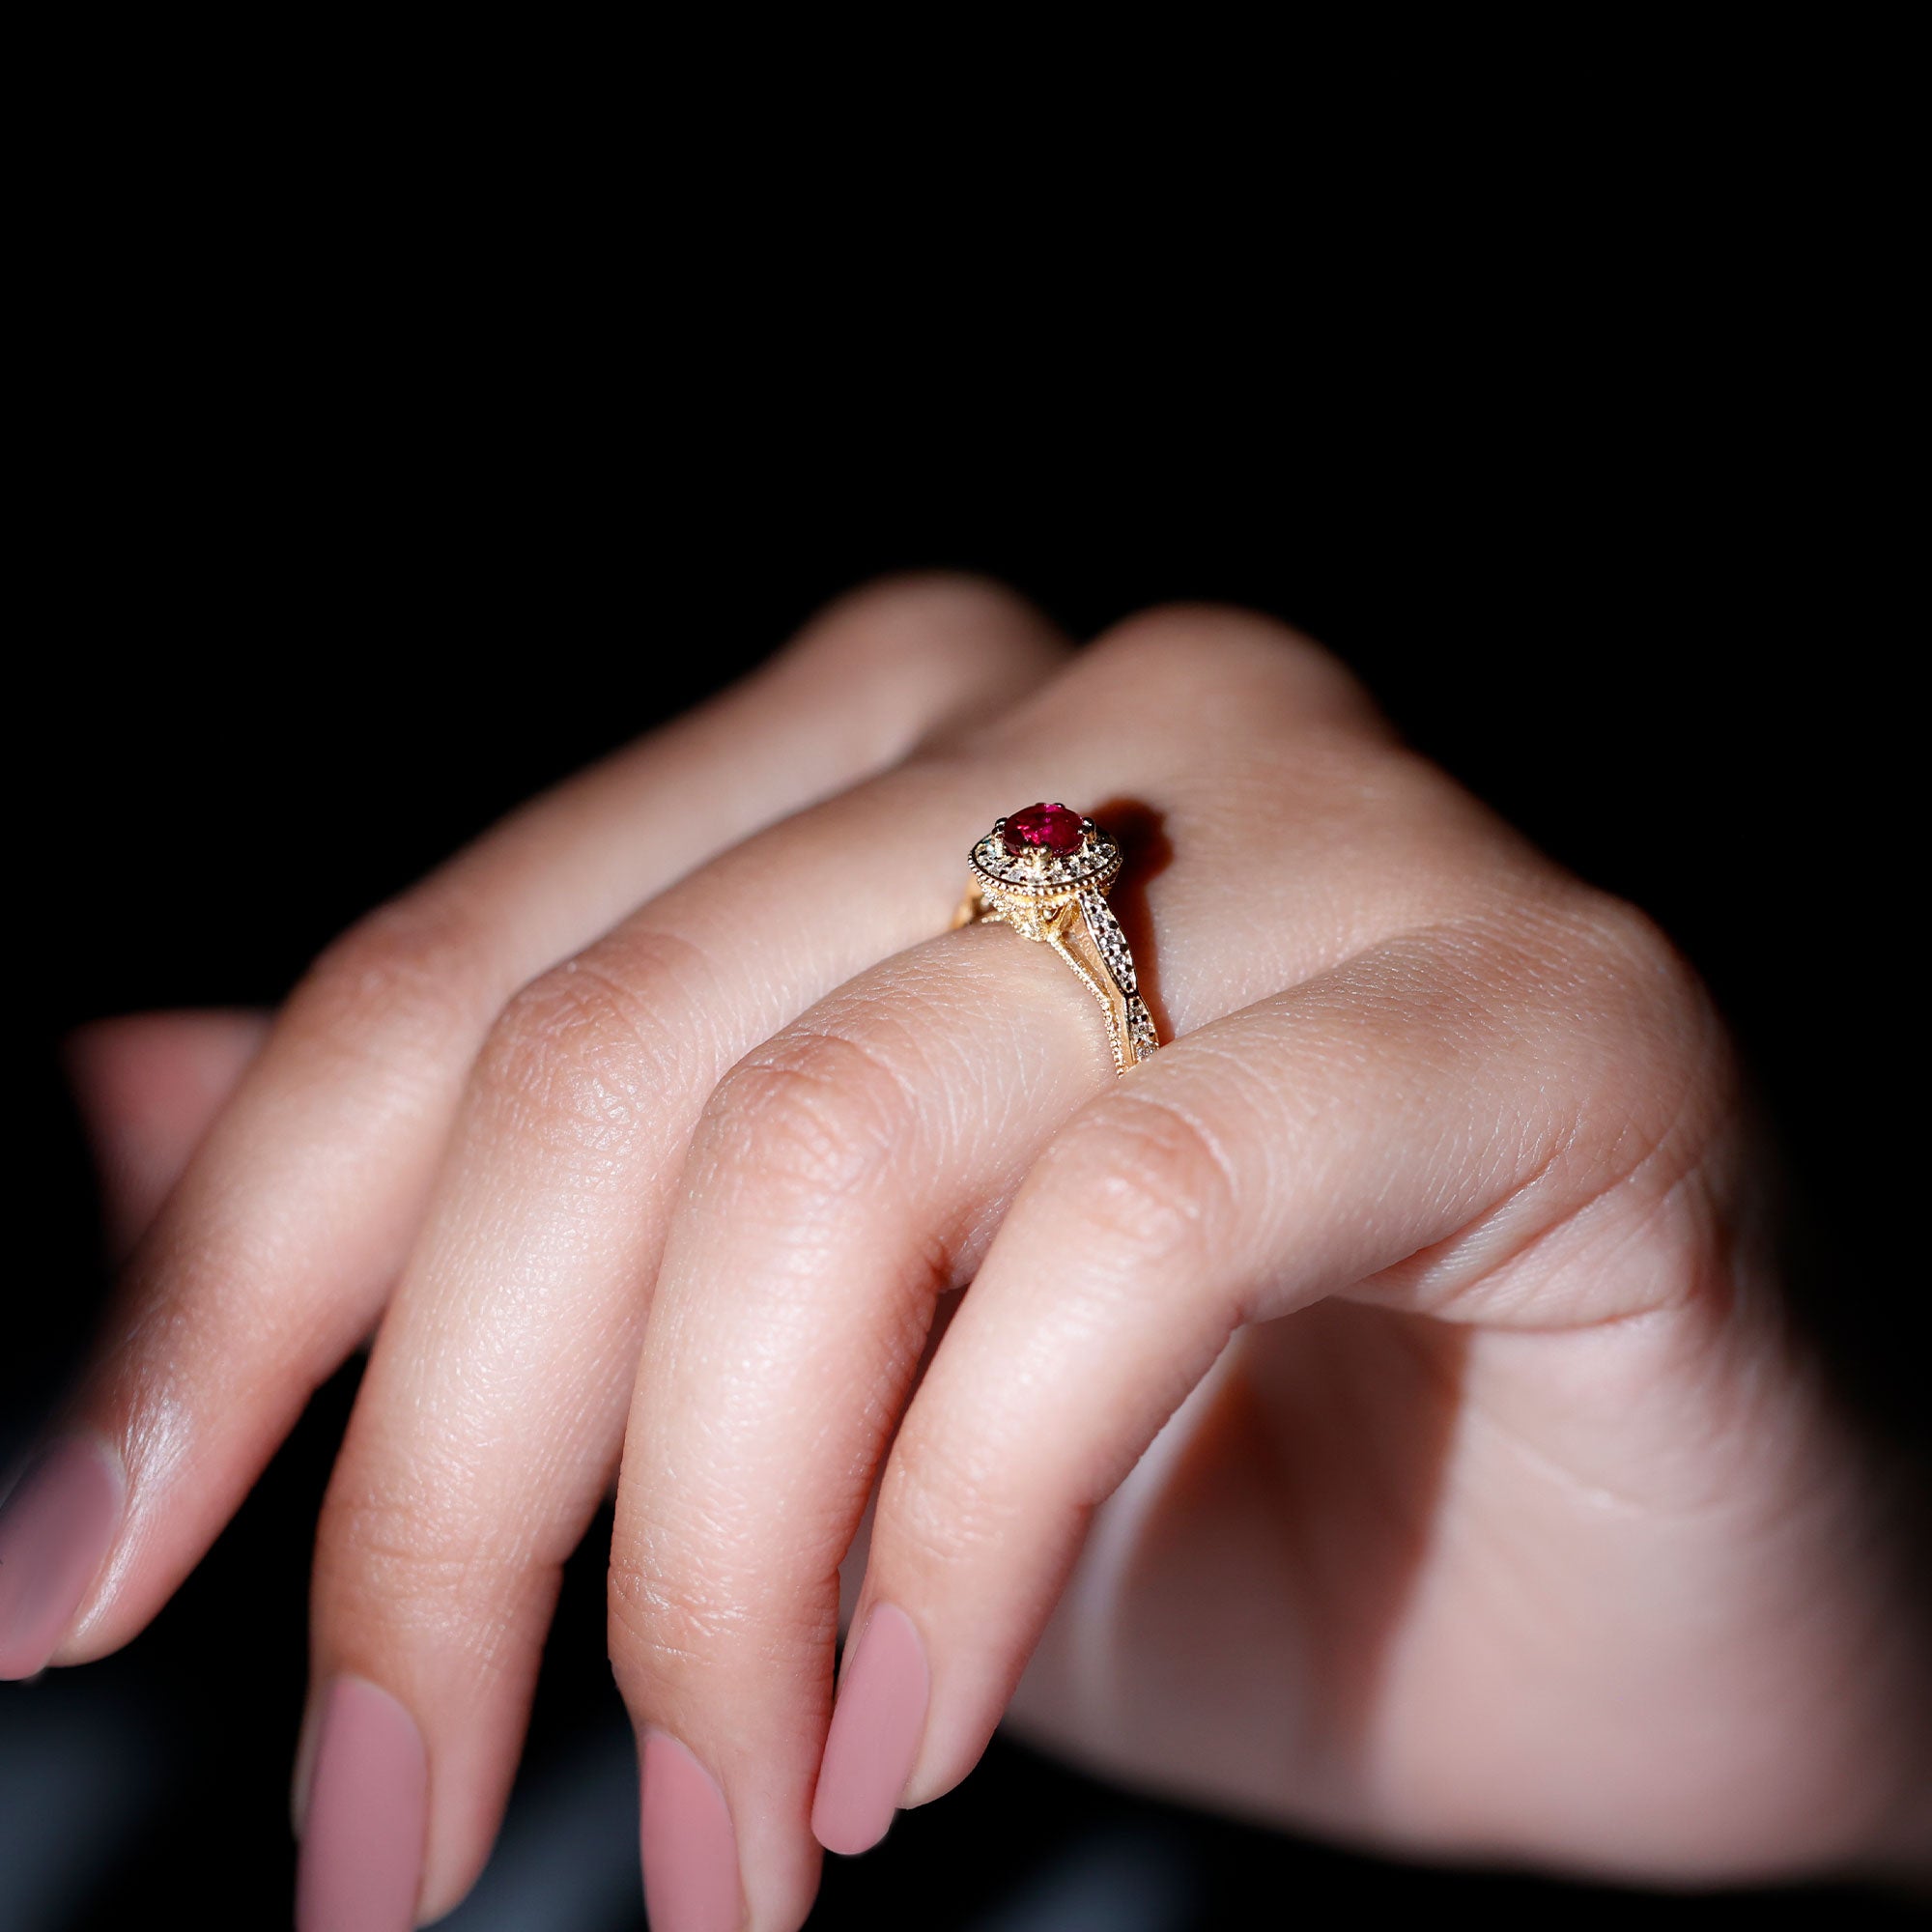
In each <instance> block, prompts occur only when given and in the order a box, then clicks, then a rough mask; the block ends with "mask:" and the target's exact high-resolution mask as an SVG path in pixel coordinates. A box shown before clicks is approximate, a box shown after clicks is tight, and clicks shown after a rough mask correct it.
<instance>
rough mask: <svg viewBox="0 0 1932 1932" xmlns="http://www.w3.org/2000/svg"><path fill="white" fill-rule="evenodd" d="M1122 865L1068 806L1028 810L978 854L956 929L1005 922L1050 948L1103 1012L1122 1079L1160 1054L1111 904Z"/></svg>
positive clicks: (1096, 830) (983, 842)
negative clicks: (1061, 959) (1145, 1061)
mask: <svg viewBox="0 0 1932 1932" xmlns="http://www.w3.org/2000/svg"><path fill="white" fill-rule="evenodd" d="M969 864H970V867H971V871H970V875H969V877H968V880H967V886H966V896H965V897H964V898H963V899H961V900H960V902H959V910H958V912H957V913H956V914H954V916H953V920H952V923H953V925H954V926H955V927H958V926H962V925H972V924H976V923H980V922H982V921H998V922H1000V923H1003V924H1006V925H1009V926H1011V927H1012V928H1013V930H1014V931H1015V932H1017V933H1018V934H1019V935H1020V937H1021V938H1022V939H1032V940H1039V941H1043V942H1044V943H1045V944H1046V945H1048V946H1050V947H1052V948H1053V950H1054V951H1055V952H1057V953H1059V954H1060V956H1061V957H1062V958H1063V959H1064V960H1065V961H1066V963H1067V965H1069V966H1070V967H1072V969H1073V971H1074V972H1075V974H1077V975H1078V976H1079V979H1080V980H1081V982H1082V983H1083V984H1084V985H1085V986H1086V988H1087V990H1088V991H1089V992H1090V993H1092V994H1093V995H1094V999H1095V1000H1096V1001H1097V1002H1098V1003H1099V1007H1100V1011H1101V1013H1102V1015H1103V1016H1104V1017H1105V1019H1106V1022H1107V1041H1108V1044H1109V1046H1111V1047H1112V1049H1113V1054H1114V1070H1115V1071H1116V1072H1117V1073H1125V1072H1126V1071H1127V1069H1128V1068H1129V1067H1131V1066H1137V1065H1140V1063H1141V1062H1142V1061H1143V1060H1146V1059H1147V1058H1148V1057H1149V1055H1150V1054H1151V1053H1152V1052H1153V1051H1154V1049H1155V1048H1156V1047H1157V1046H1158V1045H1159V1044H1160V1040H1159V1037H1158V1036H1157V1035H1156V1034H1155V1032H1154V1025H1153V1019H1152V1017H1151V1015H1150V1013H1149V1012H1148V1009H1147V1002H1146V1001H1145V1000H1143V999H1142V998H1141V993H1140V986H1139V984H1138V982H1137V980H1136V979H1135V976H1134V958H1133V953H1132V952H1131V950H1130V949H1129V947H1128V945H1127V939H1126V935H1125V933H1123V932H1122V930H1121V923H1120V921H1119V920H1117V919H1116V918H1115V917H1114V915H1113V912H1112V910H1111V908H1110V907H1109V906H1108V904H1107V895H1108V893H1109V892H1111V891H1112V890H1113V885H1114V881H1115V880H1116V879H1118V878H1119V877H1120V875H1121V866H1122V853H1121V848H1120V846H1119V845H1118V844H1117V843H1116V842H1115V840H1114V839H1113V838H1110V837H1109V836H1108V835H1107V834H1106V833H1105V832H1103V831H1102V830H1101V829H1100V827H1099V826H1097V825H1095V824H1094V821H1093V820H1092V819H1091V818H1083V817H1081V815H1080V814H1079V813H1078V812H1077V811H1070V810H1067V808H1066V807H1065V806H1064V805H1046V804H1040V805H1031V806H1028V807H1027V809H1026V810H1024V811H1016V812H1014V813H1012V814H1011V816H1009V817H1007V818H1002V819H1000V820H998V821H997V822H996V823H995V825H994V827H993V829H992V831H990V832H989V833H987V834H986V836H985V837H984V838H981V839H980V842H979V843H978V844H977V845H975V846H974V847H973V852H972V856H971V859H970V861H969Z"/></svg>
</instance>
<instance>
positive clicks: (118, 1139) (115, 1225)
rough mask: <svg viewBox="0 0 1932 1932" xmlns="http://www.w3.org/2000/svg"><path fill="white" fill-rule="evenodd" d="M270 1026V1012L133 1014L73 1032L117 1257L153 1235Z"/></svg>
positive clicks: (76, 1087) (76, 1088)
mask: <svg viewBox="0 0 1932 1932" xmlns="http://www.w3.org/2000/svg"><path fill="white" fill-rule="evenodd" d="M268 1030H269V1018H268V1015H267V1014H266V1013H253V1012H178V1013H132V1014H129V1015H128V1016H127V1017H125V1018H121V1019H111V1020H96V1021H94V1022H93V1023H92V1024H91V1025H88V1026H84V1027H82V1028H80V1029H79V1030H78V1031H77V1032H75V1033H72V1034H71V1035H69V1037H68V1038H67V1040H66V1042H65V1045H64V1048H63V1056H64V1059H65V1061H66V1065H67V1073H68V1078H69V1080H70V1081H71V1083H72V1086H73V1092H74V1098H75V1099H76V1101H77V1102H78V1103H79V1107H80V1115H81V1120H82V1122H83V1124H84V1125H85V1126H86V1128H87V1135H88V1139H89V1140H90V1142H91V1143H92V1144H93V1148H94V1155H95V1160H96V1162H97V1164H98V1166H99V1173H100V1194H101V1212H102V1219H103V1221H104V1223H105V1227H106V1237H107V1244H108V1249H109V1253H110V1255H111V1257H112V1259H114V1260H115V1261H119V1260H121V1259H122V1258H123V1257H124V1256H126V1254H127V1253H128V1250H129V1249H130V1248H132V1247H133V1245H134V1243H135V1242H136V1241H137V1240H139V1239H140V1237H141V1236H142V1235H143V1234H144V1233H145V1232H146V1231H147V1227H148V1223H149V1222H150V1221H152V1220H153V1219H154V1217H155V1215H156V1212H157V1211H158V1209H159V1208H160V1206H161V1203H162V1202H163V1201H165V1200H166V1199H167V1197H168V1194H169V1191H170V1190H171V1189H172V1188H173V1186H174V1184H175V1182H176V1181H177V1180H178V1179H180V1178H181V1173H182V1170H183V1169H184V1168H185V1166H186V1165H187V1162H188V1156H189V1155H190V1154H192V1153H193V1152H194V1150H195V1147H196V1146H197V1144H198V1143H199V1142H200V1140H201V1137H202V1135H203V1134H204V1133H205V1132H206V1131H207V1130H208V1127H209V1125H210V1123H211V1122H213V1119H214V1117H215V1115H216V1114H217V1113H219V1112H220V1111H221V1108H222V1106H223V1104H224V1103H225V1102H226V1100H227V1098H228V1096H229V1094H231V1093H233V1092H234V1090H235V1086H236V1083H237V1082H238V1081H239V1080H240V1079H241V1074H242V1072H243V1070H244V1069H245V1068H246V1067H247V1065H248V1063H249V1062H250V1061H251V1060H253V1059H254V1057H255V1053H256V1050H257V1049H258V1048H259V1047H260V1045H261V1043H262V1039H263V1037H264V1036H265V1035H266V1034H267V1032H268Z"/></svg>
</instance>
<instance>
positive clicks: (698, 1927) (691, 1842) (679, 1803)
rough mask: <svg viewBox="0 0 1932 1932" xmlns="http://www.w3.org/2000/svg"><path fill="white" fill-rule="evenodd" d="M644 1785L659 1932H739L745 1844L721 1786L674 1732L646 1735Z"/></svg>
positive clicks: (652, 1912) (647, 1867)
mask: <svg viewBox="0 0 1932 1932" xmlns="http://www.w3.org/2000/svg"><path fill="white" fill-rule="evenodd" d="M643 1780H644V1809H643V1833H642V1839H643V1843H642V1851H643V1859H644V1911H645V1915H646V1916H647V1917H648V1918H649V1919H650V1925H651V1932H738V1928H739V1927H740V1926H741V1925H742V1924H743V1923H744V1919H745V1900H744V1894H743V1892H742V1891H741V1890H740V1889H739V1886H738V1839H737V1834H736V1833H734V1832H733V1831H732V1830H731V1813H730V1810H729V1808H728V1807H727V1806H726V1804H725V1794H724V1793H723V1792H722V1791H720V1790H719V1788H718V1780H717V1779H716V1778H714V1777H713V1776H711V1774H710V1773H709V1772H708V1771H706V1770H705V1768H704V1767H703V1766H702V1765H701V1764H699V1763H698V1761H697V1760H696V1758H695V1757H693V1756H692V1754H691V1753H690V1752H689V1751H688V1750H686V1749H685V1747H683V1746H682V1745H681V1744H679V1743H678V1741H677V1740H676V1739H675V1738H674V1737H672V1736H671V1735H670V1734H669V1733H668V1731H646V1732H645V1733H644V1750H643Z"/></svg>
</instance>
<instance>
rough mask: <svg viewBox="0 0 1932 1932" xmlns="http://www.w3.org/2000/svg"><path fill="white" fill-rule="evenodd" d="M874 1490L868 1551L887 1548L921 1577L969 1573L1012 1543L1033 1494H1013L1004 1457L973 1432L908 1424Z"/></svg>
mask: <svg viewBox="0 0 1932 1932" xmlns="http://www.w3.org/2000/svg"><path fill="white" fill-rule="evenodd" d="M907 1428H908V1431H909V1434H908V1435H907V1436H906V1438H905V1439H904V1440H902V1441H901V1443H900V1444H899V1446H898V1447H897V1449H896V1450H895V1453H894V1455H893V1458H892V1461H891V1462H890V1463H889V1464H888V1465H887V1469H886V1475H885V1480H884V1481H883V1482H882V1483H881V1484H880V1487H879V1505H878V1518H877V1523H876V1526H875V1527H874V1529H873V1532H872V1545H873V1548H875V1549H880V1548H888V1547H890V1548H892V1550H893V1551H894V1552H895V1561H900V1560H903V1561H907V1562H909V1564H910V1567H911V1568H913V1569H914V1570H915V1571H916V1572H918V1573H920V1574H923V1575H927V1576H946V1575H971V1574H972V1572H973V1571H974V1570H975V1569H976V1568H978V1567H979V1566H980V1565H982V1564H983V1563H985V1562H986V1560H987V1559H988V1558H989V1557H993V1556H997V1554H998V1552H1000V1551H1001V1550H1003V1549H1007V1548H1011V1547H1012V1543H1013V1540H1014V1538H1015V1537H1016V1536H1017V1535H1019V1534H1021V1533H1023V1531H1024V1528H1025V1525H1026V1522H1027V1520H1028V1518H1029V1517H1030V1515H1032V1514H1033V1513H1034V1512H1036V1511H1037V1498H1034V1497H1032V1496H1030V1495H1029V1496H1022V1495H1019V1494H1016V1493H1015V1492H1014V1491H1013V1488H1012V1485H1011V1482H1010V1480H1009V1478H1008V1476H1007V1473H1006V1472H1007V1469H1008V1467H1009V1463H1008V1460H1007V1459H1006V1458H1004V1457H1001V1456H999V1455H997V1454H995V1453H991V1452H988V1451H985V1450H983V1449H982V1448H981V1446H980V1443H979V1439H978V1436H977V1433H975V1435H973V1437H972V1438H971V1439H970V1440H968V1439H966V1438H964V1437H963V1436H962V1435H961V1432H959V1431H957V1430H954V1431H952V1434H951V1435H950V1437H949V1438H948V1439H939V1438H938V1437H937V1436H936V1435H935V1434H934V1432H931V1431H928V1430H925V1429H923V1428H921V1427H920V1426H919V1425H918V1424H917V1422H916V1421H909V1422H908V1425H907Z"/></svg>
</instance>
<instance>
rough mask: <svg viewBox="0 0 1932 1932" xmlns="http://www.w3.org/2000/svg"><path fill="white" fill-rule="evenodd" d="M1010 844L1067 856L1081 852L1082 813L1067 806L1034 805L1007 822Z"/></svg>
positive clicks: (1010, 817) (1013, 815)
mask: <svg viewBox="0 0 1932 1932" xmlns="http://www.w3.org/2000/svg"><path fill="white" fill-rule="evenodd" d="M1005 838H1006V840H1007V843H1008V844H1009V845H1043V846H1045V848H1046V849H1047V850H1048V851H1049V852H1058V853H1061V854H1062V855H1063V856H1064V855H1065V854H1066V853H1068V852H1077V851H1079V849H1080V814H1079V813H1078V812H1077V811H1068V810H1067V809H1066V808H1065V806H1064V805H1030V806H1028V807H1027V809H1026V810H1024V811H1015V812H1013V813H1012V814H1010V816H1009V818H1008V819H1007V829H1006V833H1005Z"/></svg>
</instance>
